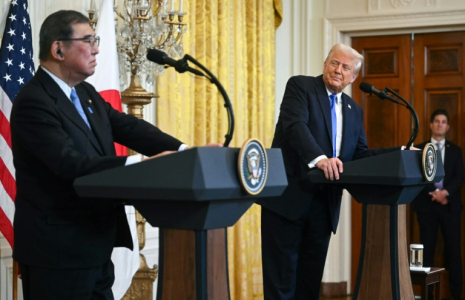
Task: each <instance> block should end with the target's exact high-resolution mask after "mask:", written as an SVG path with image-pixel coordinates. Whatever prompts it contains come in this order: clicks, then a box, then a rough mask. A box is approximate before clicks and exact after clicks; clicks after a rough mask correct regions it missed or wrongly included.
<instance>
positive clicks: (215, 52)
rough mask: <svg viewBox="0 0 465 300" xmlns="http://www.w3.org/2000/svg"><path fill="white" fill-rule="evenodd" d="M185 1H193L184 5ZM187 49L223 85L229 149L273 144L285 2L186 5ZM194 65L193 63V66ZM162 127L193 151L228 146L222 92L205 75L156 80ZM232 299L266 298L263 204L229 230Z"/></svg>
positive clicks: (215, 0) (198, 1)
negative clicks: (256, 142) (230, 121)
mask: <svg viewBox="0 0 465 300" xmlns="http://www.w3.org/2000/svg"><path fill="white" fill-rule="evenodd" d="M186 2H187V3H186ZM184 4H185V6H184V7H185V10H186V11H187V12H188V15H187V16H186V17H185V21H186V23H187V28H188V32H187V33H186V34H184V37H183V39H184V40H183V46H184V51H185V53H188V54H189V55H191V56H192V57H194V58H195V59H196V60H198V61H199V62H200V63H201V64H203V65H204V66H205V67H206V68H207V69H209V70H210V71H211V72H212V73H213V74H214V75H215V76H216V77H217V78H218V80H219V81H220V82H221V83H222V85H223V87H224V88H225V90H226V91H227V93H228V95H229V98H230V100H231V102H232V105H233V109H234V113H235V120H236V126H235V131H234V137H233V140H232V141H231V143H230V147H240V146H242V144H243V142H245V141H246V140H247V139H249V138H252V137H253V138H258V139H260V140H261V141H262V142H263V144H264V145H265V147H270V146H271V142H272V138H273V133H274V111H275V107H274V106H275V95H274V93H275V84H274V80H275V29H276V27H277V26H279V24H280V22H281V18H282V2H281V0H274V1H273V0H235V1H229V0H189V1H185V3H184ZM191 66H192V64H191ZM157 91H158V94H159V95H160V98H159V99H158V100H157V124H158V127H159V128H161V129H162V130H163V131H165V132H167V133H169V134H172V135H174V136H176V137H177V138H179V139H180V140H182V141H183V142H184V143H186V144H189V145H191V146H202V145H204V144H206V143H208V142H223V141H224V135H225V134H226V132H227V126H228V125H227V114H226V110H225V108H224V102H223V99H222V97H221V94H220V93H219V92H218V91H217V89H216V87H215V86H214V85H212V84H210V82H209V81H208V80H207V79H205V78H199V77H194V76H193V75H191V74H187V73H184V74H177V73H176V72H175V71H174V70H173V69H171V68H170V69H167V70H166V71H165V74H164V75H163V76H160V77H158V82H157ZM228 259H229V280H230V291H231V298H232V299H233V300H252V299H263V287H262V269H261V237H260V207H259V206H256V205H254V206H253V207H252V208H250V209H249V210H248V212H247V213H246V214H245V215H244V216H243V217H242V218H241V219H240V220H239V221H238V222H237V223H236V225H235V226H233V227H232V228H228Z"/></svg>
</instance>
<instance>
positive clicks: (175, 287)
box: [74, 147, 287, 300]
mask: <svg viewBox="0 0 465 300" xmlns="http://www.w3.org/2000/svg"><path fill="white" fill-rule="evenodd" d="M239 150H240V149H238V148H207V147H201V148H192V149H189V150H186V151H182V152H179V153H176V154H172V155H168V156H163V157H160V158H156V159H152V160H148V161H145V162H143V163H139V164H134V165H130V166H126V167H120V168H115V169H111V170H107V171H104V172H100V173H96V174H91V175H88V176H84V177H80V178H78V179H76V180H75V182H74V187H75V189H76V191H77V193H78V194H79V196H81V197H92V198H107V199H108V198H109V199H115V201H121V200H124V201H126V202H127V203H128V204H131V205H134V207H135V208H136V209H137V210H138V211H139V212H140V213H141V214H142V216H144V218H145V219H146V220H147V222H149V223H150V224H151V225H152V226H154V227H160V262H159V277H158V296H157V300H172V299H183V300H191V299H192V300H194V299H197V300H223V299H230V297H229V284H228V264H227V235H226V227H229V226H232V225H234V224H235V223H236V222H237V220H239V218H240V217H241V216H242V215H243V214H244V213H245V212H246V211H247V210H248V209H249V207H250V206H252V204H253V203H254V202H255V200H256V199H257V198H258V197H273V196H279V195H281V194H282V193H283V191H284V189H285V188H286V187H287V179H286V175H285V170H284V164H283V159H282V154H281V150H280V149H267V150H266V151H267V156H268V178H267V181H266V185H265V187H264V189H263V190H262V192H261V193H260V194H259V195H256V196H251V195H248V194H246V193H245V192H244V191H243V190H242V188H241V186H240V184H239V179H238V175H237V159H238V155H239ZM117 199H120V200H117Z"/></svg>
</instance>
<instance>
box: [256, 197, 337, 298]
mask: <svg viewBox="0 0 465 300" xmlns="http://www.w3.org/2000/svg"><path fill="white" fill-rule="evenodd" d="M309 201H310V200H309ZM261 228H262V260H263V288H264V296H265V300H304V299H305V300H317V299H319V297H320V288H321V279H322V277H323V270H324V266H325V261H326V254H327V252H328V246H329V241H330V238H331V228H332V227H331V217H330V213H329V206H328V202H327V201H326V200H325V198H323V197H318V196H316V197H314V198H313V199H312V200H311V203H310V205H309V206H308V207H307V209H306V210H305V211H304V212H303V214H302V216H301V217H300V218H298V219H297V220H294V221H291V220H288V219H286V218H284V217H283V216H281V215H279V214H276V213H274V212H272V211H270V210H269V209H266V208H264V207H262V226H261Z"/></svg>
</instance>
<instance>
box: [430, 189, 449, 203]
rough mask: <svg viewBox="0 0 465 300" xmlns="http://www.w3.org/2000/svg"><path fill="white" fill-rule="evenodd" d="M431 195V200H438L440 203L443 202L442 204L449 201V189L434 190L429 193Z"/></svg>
mask: <svg viewBox="0 0 465 300" xmlns="http://www.w3.org/2000/svg"><path fill="white" fill-rule="evenodd" d="M429 194H430V195H431V201H436V202H438V203H441V204H442V205H446V204H447V203H449V201H448V200H447V191H446V190H442V191H434V192H430V193H429Z"/></svg>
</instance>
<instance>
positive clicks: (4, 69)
mask: <svg viewBox="0 0 465 300" xmlns="http://www.w3.org/2000/svg"><path fill="white" fill-rule="evenodd" d="M33 75H34V61H33V57H32V35H31V21H30V20H29V12H28V5H27V0H12V1H11V4H10V10H9V12H8V15H7V19H6V23H5V31H4V33H3V38H2V46H1V49H0V85H1V89H0V183H1V184H0V231H1V232H2V234H3V235H4V236H5V238H6V239H7V241H8V242H9V243H10V245H11V247H12V248H13V216H14V213H15V203H14V201H15V196H16V181H15V169H14V166H13V155H12V152H11V134H10V114H11V108H12V106H13V100H14V99H15V97H16V94H18V91H19V89H21V87H23V86H24V84H25V83H26V82H28V81H29V79H31V78H32V76H33Z"/></svg>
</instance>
